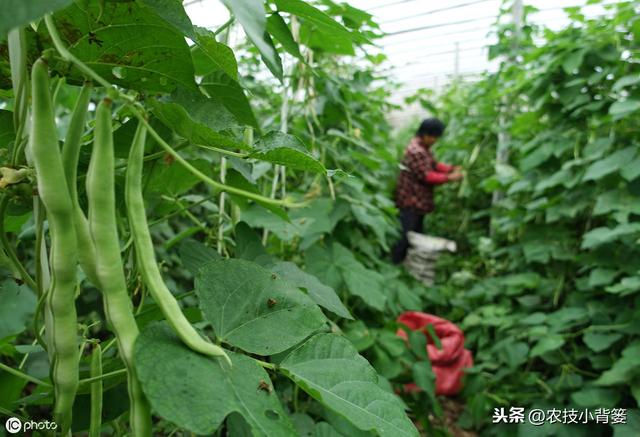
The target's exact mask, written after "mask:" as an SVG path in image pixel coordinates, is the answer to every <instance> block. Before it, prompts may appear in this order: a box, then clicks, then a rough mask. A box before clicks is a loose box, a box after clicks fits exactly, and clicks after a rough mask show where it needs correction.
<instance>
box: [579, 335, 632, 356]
mask: <svg viewBox="0 0 640 437" xmlns="http://www.w3.org/2000/svg"><path fill="white" fill-rule="evenodd" d="M621 338H622V334H620V333H618V332H612V333H599V332H587V333H586V334H584V335H583V336H582V340H583V341H584V343H585V344H586V345H587V346H588V347H589V349H591V350H592V351H594V352H602V351H604V350H607V349H609V348H610V347H611V345H612V344H614V343H615V342H616V341H618V340H620V339H621Z"/></svg>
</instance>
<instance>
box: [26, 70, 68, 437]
mask: <svg viewBox="0 0 640 437" xmlns="http://www.w3.org/2000/svg"><path fill="white" fill-rule="evenodd" d="M31 83H32V93H31V95H32V114H33V120H32V123H31V127H30V134H29V147H30V149H31V153H32V155H33V163H34V165H35V168H36V176H37V181H38V194H39V195H40V198H41V199H42V203H43V204H44V206H45V209H46V212H47V218H48V221H49V234H50V236H51V255H50V263H51V273H52V274H51V277H52V280H51V286H50V289H49V292H48V296H47V305H46V307H47V310H46V317H47V318H49V321H50V323H49V327H50V329H51V332H50V333H49V334H48V335H47V338H48V339H49V341H50V344H49V349H51V350H50V353H51V356H52V358H53V360H52V361H53V362H52V363H51V364H52V366H51V379H52V381H53V384H54V394H55V406H54V417H55V420H56V422H57V423H58V425H59V426H60V429H61V431H62V434H63V435H66V434H67V433H68V432H69V429H70V427H71V411H72V407H73V402H74V400H75V397H76V392H77V389H78V343H77V315H76V310H75V303H74V301H75V290H76V265H77V258H78V254H77V244H76V234H75V229H74V226H73V206H72V203H71V198H70V197H69V190H68V188H67V182H66V179H65V176H64V169H63V166H62V158H61V156H60V150H59V148H58V141H57V136H58V134H57V130H56V125H55V117H54V112H53V105H52V102H51V95H50V93H49V74H48V71H47V65H46V64H45V63H44V61H42V60H41V59H39V60H37V61H36V62H35V63H34V64H33V69H32V74H31Z"/></svg>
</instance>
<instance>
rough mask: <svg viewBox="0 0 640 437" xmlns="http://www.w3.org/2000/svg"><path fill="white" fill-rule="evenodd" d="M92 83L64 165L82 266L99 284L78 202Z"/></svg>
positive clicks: (78, 109) (79, 104) (79, 107)
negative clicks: (79, 179)
mask: <svg viewBox="0 0 640 437" xmlns="http://www.w3.org/2000/svg"><path fill="white" fill-rule="evenodd" d="M91 88H92V87H91V83H89V82H86V83H85V84H84V85H83V87H82V89H81V91H80V95H79V96H78V100H77V101H76V105H75V108H74V109H73V114H72V116H71V121H70V123H69V129H68V130H67V136H66V137H65V139H64V144H63V146H62V165H63V166H64V173H65V176H66V177H67V185H68V187H69V194H70V195H71V202H72V203H73V214H74V225H75V228H76V237H77V239H78V257H79V261H80V266H81V267H82V270H83V271H84V273H85V274H86V275H87V277H88V278H89V280H90V281H91V282H92V283H93V284H94V285H95V286H98V276H97V273H96V268H95V258H96V249H95V247H94V245H93V241H92V240H91V235H90V234H89V222H88V221H87V217H86V216H85V215H84V212H83V211H82V208H81V207H80V203H79V202H78V187H77V185H76V184H77V175H78V159H79V157H80V147H81V145H82V134H83V133H84V128H85V123H86V118H87V112H88V106H89V101H90V98H91Z"/></svg>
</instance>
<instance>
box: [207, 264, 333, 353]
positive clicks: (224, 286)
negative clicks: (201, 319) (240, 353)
mask: <svg viewBox="0 0 640 437" xmlns="http://www.w3.org/2000/svg"><path fill="white" fill-rule="evenodd" d="M195 290H196V293H197V294H198V298H199V300H200V308H201V309H202V313H203V314H204V316H205V318H207V319H208V320H209V322H211V325H212V326H213V329H214V331H215V333H216V335H217V336H218V337H220V339H221V340H222V341H224V342H226V343H229V344H231V345H233V346H236V347H239V348H240V349H242V350H244V351H247V352H251V353H255V354H260V355H273V354H276V353H279V352H282V351H284V350H287V349H289V348H290V347H292V346H295V345H296V344H298V343H299V342H301V341H302V340H304V339H305V338H306V337H308V336H309V335H311V334H313V333H314V332H316V331H318V330H319V329H321V328H322V327H323V326H324V324H325V322H326V319H325V317H324V315H323V314H322V311H320V308H318V306H317V305H316V304H315V303H314V302H313V301H312V300H311V299H310V298H309V296H307V295H306V294H305V293H303V292H302V291H300V290H299V289H298V288H297V287H295V286H293V285H291V284H290V283H288V282H286V281H284V280H283V279H281V278H279V277H278V276H277V275H274V274H272V273H271V272H269V271H268V270H266V269H264V268H263V267H261V266H259V265H258V264H255V263H253V262H250V261H245V260H239V259H228V260H222V261H214V262H211V263H209V264H207V265H205V266H204V267H202V268H200V271H199V273H198V275H197V276H196V281H195Z"/></svg>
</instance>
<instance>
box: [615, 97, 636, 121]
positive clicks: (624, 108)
mask: <svg viewBox="0 0 640 437" xmlns="http://www.w3.org/2000/svg"><path fill="white" fill-rule="evenodd" d="M638 110H640V100H635V99H628V100H624V101H622V102H615V103H614V104H612V105H611V106H610V107H609V114H611V115H613V117H614V118H616V119H617V118H622V117H626V116H627V115H629V114H631V113H633V112H636V111H638Z"/></svg>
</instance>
